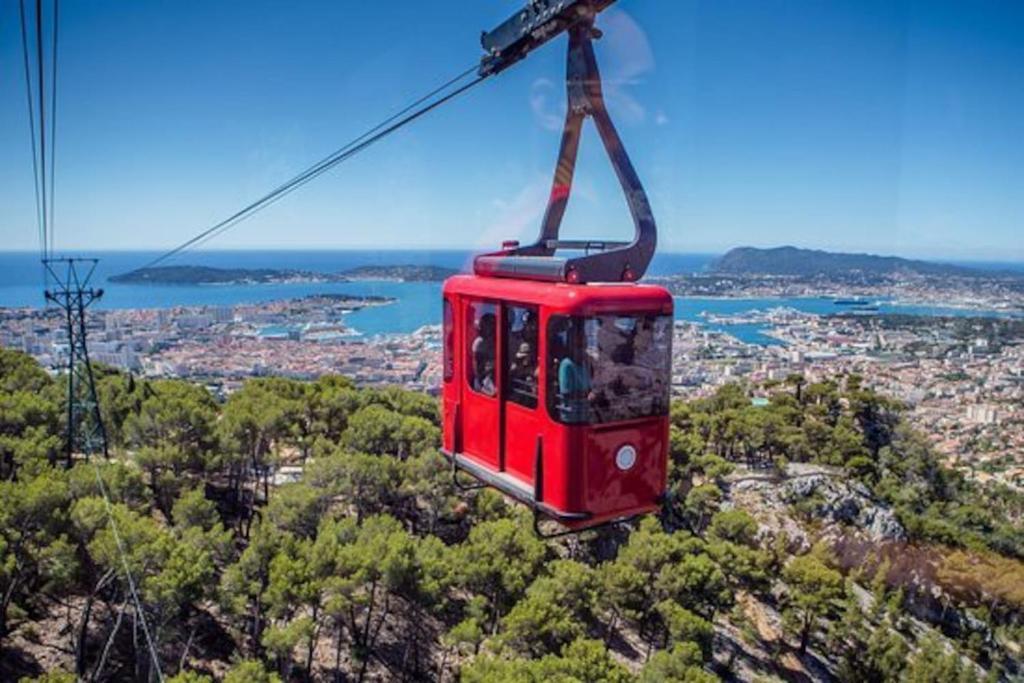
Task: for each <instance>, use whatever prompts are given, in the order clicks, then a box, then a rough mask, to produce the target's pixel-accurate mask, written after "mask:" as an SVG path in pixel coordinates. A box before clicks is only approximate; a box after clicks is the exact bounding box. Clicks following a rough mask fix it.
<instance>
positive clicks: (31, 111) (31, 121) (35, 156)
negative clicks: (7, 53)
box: [20, 0, 46, 272]
mask: <svg viewBox="0 0 1024 683" xmlns="http://www.w3.org/2000/svg"><path fill="white" fill-rule="evenodd" d="M20 8H21V53H22V59H23V60H24V63H25V97H26V101H27V102H28V128H29V137H30V138H31V141H32V182H33V184H34V185H35V191H36V223H37V230H38V232H39V257H40V258H41V259H45V258H46V235H45V234H44V232H43V213H42V202H41V201H40V188H39V150H38V148H37V146H36V110H35V105H34V104H33V100H32V73H31V62H30V61H29V56H28V28H27V27H26V25H25V0H21V2H20ZM44 272H45V268H44Z"/></svg>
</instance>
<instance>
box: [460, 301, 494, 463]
mask: <svg viewBox="0 0 1024 683" xmlns="http://www.w3.org/2000/svg"><path fill="white" fill-rule="evenodd" d="M498 318H499V316H498V306H497V304H494V303H491V302H488V301H481V300H474V299H469V300H466V301H465V315H463V317H462V319H463V321H464V324H465V334H464V335H463V339H464V340H465V348H464V349H463V354H464V355H463V359H464V362H465V368H466V371H465V372H464V373H463V377H464V378H465V379H464V386H463V389H462V396H463V401H462V450H463V452H464V453H465V454H466V455H470V456H473V457H474V458H476V459H477V460H479V461H480V462H482V463H483V464H485V465H486V466H487V467H488V468H490V469H492V470H494V471H497V470H499V469H500V463H501V454H500V448H501V438H500V434H501V406H500V405H499V402H498V396H499V381H500V378H499V376H498V359H499V358H500V357H501V356H500V355H499V354H500V353H501V349H500V348H499V342H500V335H499V334H498V324H499V319H498Z"/></svg>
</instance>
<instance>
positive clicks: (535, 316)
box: [501, 303, 541, 482]
mask: <svg viewBox="0 0 1024 683" xmlns="http://www.w3.org/2000/svg"><path fill="white" fill-rule="evenodd" d="M539 314H540V311H539V310H538V308H537V307H536V306H527V305H525V304H516V303H506V304H504V310H503V315H502V320H501V322H502V338H501V344H502V357H503V360H504V363H503V365H502V382H501V385H502V386H501V389H502V392H501V395H502V419H503V423H504V424H503V425H502V430H501V431H502V437H501V438H502V442H503V449H504V450H503V451H502V456H503V461H504V462H503V463H502V464H503V466H504V468H503V469H505V470H506V471H508V472H509V473H510V474H513V475H515V476H516V477H518V478H519V479H521V480H523V481H525V482H532V481H533V476H534V472H533V469H534V460H535V457H536V448H537V435H538V434H539V433H540V430H541V425H540V423H539V421H540V418H539V416H538V414H537V411H538V408H537V406H538V404H539V400H538V397H539V393H538V392H539V386H540V364H539V358H540V348H539V346H538V342H539V337H540V335H539V332H538V330H539V328H540V320H539Z"/></svg>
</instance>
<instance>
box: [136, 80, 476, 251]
mask: <svg viewBox="0 0 1024 683" xmlns="http://www.w3.org/2000/svg"><path fill="white" fill-rule="evenodd" d="M476 69H477V66H476V65H474V66H472V67H470V68H468V69H466V70H465V71H463V72H462V73H460V74H458V75H456V76H454V77H453V78H451V79H449V80H448V81H446V82H445V83H443V84H441V85H440V86H438V87H436V88H434V89H433V90H432V91H430V92H429V93H427V94H426V95H424V96H422V97H420V98H418V99H417V100H416V101H414V102H412V103H411V104H409V105H407V106H406V107H404V108H402V109H401V110H399V111H398V112H396V113H394V114H392V115H391V116H389V117H388V118H386V119H384V120H383V121H382V122H380V123H378V124H377V125H376V126H374V127H373V128H371V129H369V130H368V131H366V132H365V133H363V134H362V135H360V136H359V137H357V138H355V139H354V140H352V141H351V142H349V143H347V144H346V145H344V146H343V147H341V148H340V149H338V150H336V151H334V152H332V153H331V154H330V155H328V156H326V157H324V158H323V159H321V160H320V161H319V162H317V163H316V164H314V165H313V166H311V167H309V168H307V169H306V170H305V171H302V172H301V173H299V174H298V175H296V176H295V177H293V178H292V179H291V180H288V181H287V182H285V183H283V184H281V185H279V186H278V187H276V188H275V189H273V190H271V191H270V192H269V193H267V194H265V195H263V196H262V197H260V198H259V199H257V200H256V201H254V202H252V203H250V204H248V205H247V206H245V207H244V208H242V209H241V210H239V211H237V212H235V213H234V214H232V215H231V216H228V217H227V218H225V219H224V220H222V221H220V222H219V223H216V224H215V225H213V226H211V227H209V228H207V229H206V230H203V231H202V232H200V233H199V234H198V235H196V236H195V237H192V238H191V239H189V240H187V241H185V242H183V243H182V244H180V245H179V246H177V247H175V248H174V249H171V250H170V251H168V252H166V253H164V254H163V255H161V256H159V257H157V258H155V259H153V260H152V261H150V262H149V263H147V264H146V265H145V266H143V267H144V268H152V267H153V266H155V265H157V264H159V263H162V262H163V261H165V260H167V259H169V258H171V257H172V256H174V255H175V254H179V253H181V252H182V251H185V250H186V249H189V248H192V247H195V246H198V245H200V244H203V243H205V242H207V241H208V240H210V239H213V238H214V237H216V236H217V235H220V234H222V233H224V232H225V231H227V230H228V229H230V228H231V227H233V226H235V225H237V224H238V223H240V222H242V221H243V220H245V219H247V218H249V217H250V216H252V215H254V214H255V213H257V212H258V211H261V210H262V209H265V208H266V207H268V206H270V205H271V204H273V203H275V202H276V201H278V200H279V199H282V198H283V197H285V196H287V195H288V194H290V193H291V192H292V191H294V190H296V189H298V188H299V187H301V186H302V185H305V184H306V183H307V182H309V181H311V180H313V179H314V178H317V177H319V176H320V175H322V174H323V173H326V172H327V171H329V170H331V169H332V168H334V167H335V166H337V165H338V164H340V163H342V162H343V161H345V160H347V159H350V158H351V157H353V156H355V155H356V154H358V153H359V152H361V151H363V150H364V149H366V148H367V147H369V146H371V145H373V144H374V143H376V142H378V141H380V140H382V139H383V138H385V137H387V136H388V135H390V134H391V133H394V132H395V131H397V130H398V129H400V128H402V127H404V126H406V125H408V124H410V123H412V122H413V121H415V120H416V119H418V118H420V117H421V116H423V115H424V114H426V113H428V112H430V111H432V110H434V109H436V108H437V107H439V106H441V105H442V104H444V103H445V102H448V101H449V100H452V99H454V98H456V97H458V96H459V95H461V94H462V93H464V92H466V91H467V90H469V89H470V88H472V87H473V86H475V85H476V84H478V83H480V81H482V80H484V79H485V78H486V76H479V77H477V78H475V79H473V80H472V81H470V82H469V83H467V84H465V85H462V86H460V87H459V88H457V89H455V90H453V91H451V92H449V93H448V94H446V95H445V96H443V97H440V98H439V99H436V100H433V101H432V102H430V100H432V99H433V98H435V97H437V96H438V95H439V94H440V93H442V92H444V91H446V90H448V89H449V88H451V87H452V86H454V85H455V84H456V83H458V82H460V81H462V80H463V79H465V78H466V77H467V76H468V75H470V74H471V73H473V72H474V71H476ZM426 102H429V104H426V105H425V106H422V107H420V105H424V103H426ZM416 107H420V108H419V109H416ZM410 112H411V113H410ZM389 124H390V125H389Z"/></svg>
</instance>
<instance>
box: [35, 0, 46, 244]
mask: <svg viewBox="0 0 1024 683" xmlns="http://www.w3.org/2000/svg"><path fill="white" fill-rule="evenodd" d="M36 61H37V63H36V66H37V69H38V70H37V72H36V73H37V75H38V76H39V80H38V83H39V85H38V87H37V92H36V95H38V97H39V179H40V182H39V186H40V187H41V188H42V199H43V251H44V252H46V255H47V258H48V257H49V250H48V249H47V247H46V244H47V230H48V228H49V221H48V220H47V202H46V179H47V175H46V80H45V77H44V74H45V73H46V62H44V61H43V0H36Z"/></svg>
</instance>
